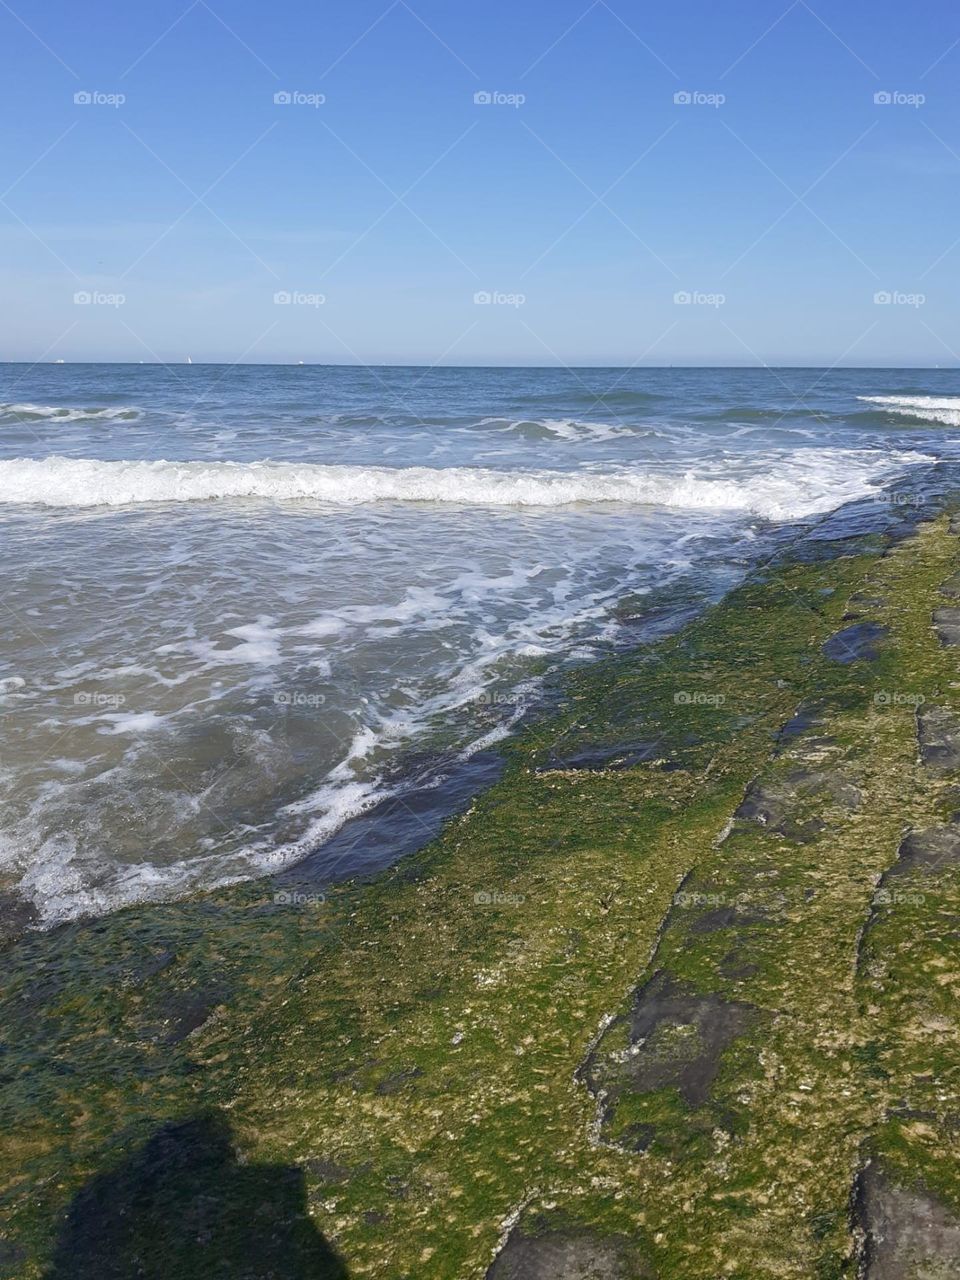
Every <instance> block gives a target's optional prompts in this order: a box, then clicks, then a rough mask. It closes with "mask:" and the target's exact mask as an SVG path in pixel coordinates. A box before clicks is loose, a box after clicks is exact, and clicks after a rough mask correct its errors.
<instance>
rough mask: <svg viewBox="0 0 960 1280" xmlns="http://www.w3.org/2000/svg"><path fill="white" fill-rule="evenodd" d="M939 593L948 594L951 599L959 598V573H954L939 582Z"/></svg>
mask: <svg viewBox="0 0 960 1280" xmlns="http://www.w3.org/2000/svg"><path fill="white" fill-rule="evenodd" d="M940 594H941V595H943V596H949V597H950V599H951V600H957V599H960V573H955V574H954V575H953V577H952V578H948V579H947V580H946V582H942V583H941V584H940Z"/></svg>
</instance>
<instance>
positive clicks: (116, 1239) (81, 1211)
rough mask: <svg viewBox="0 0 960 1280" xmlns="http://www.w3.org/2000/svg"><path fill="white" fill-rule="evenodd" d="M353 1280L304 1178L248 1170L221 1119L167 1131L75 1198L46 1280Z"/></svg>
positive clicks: (278, 1170)
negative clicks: (316, 1220) (319, 1226)
mask: <svg viewBox="0 0 960 1280" xmlns="http://www.w3.org/2000/svg"><path fill="white" fill-rule="evenodd" d="M219 1277H222V1278H223V1280H228V1278H229V1280H348V1277H349V1272H348V1271H347V1268H346V1266H345V1264H344V1262H343V1259H342V1258H341V1257H340V1255H339V1254H338V1253H337V1252H336V1251H335V1250H334V1249H333V1248H332V1247H331V1246H330V1245H329V1244H328V1243H327V1242H326V1240H325V1239H324V1238H323V1236H322V1235H321V1234H320V1233H319V1232H318V1231H317V1230H316V1228H315V1227H314V1226H313V1224H312V1222H311V1221H310V1218H309V1216H308V1214H307V1197H306V1185H305V1181H304V1175H303V1171H302V1170H301V1169H298V1168H296V1167H295V1166H287V1165H241V1164H240V1163H239V1162H238V1160H237V1155H236V1152H235V1151H234V1148H233V1143H232V1140H231V1134H230V1126H229V1123H228V1122H227V1120H226V1118H225V1117H224V1116H223V1115H222V1114H221V1113H220V1112H218V1111H215V1110H207V1111H202V1112H200V1113H198V1114H197V1115H195V1116H192V1117H191V1118H190V1119H188V1120H186V1121H183V1122H180V1123H176V1124H166V1125H164V1126H163V1127H162V1128H160V1129H158V1130H157V1132H156V1133H154V1134H153V1135H152V1137H150V1138H149V1140H148V1141H147V1142H146V1143H145V1144H144V1145H143V1146H142V1147H140V1148H139V1149H138V1150H136V1151H134V1152H133V1153H132V1154H131V1155H130V1156H129V1157H128V1158H127V1159H126V1160H124V1161H123V1163H122V1164H120V1165H118V1166H117V1167H115V1168H112V1169H110V1170H109V1171H108V1172H105V1173H100V1174H97V1175H96V1176H95V1177H94V1178H92V1179H91V1180H90V1182H88V1183H87V1185H86V1186H84V1187H83V1188H82V1189H81V1190H80V1191H79V1192H78V1193H77V1195H76V1196H75V1197H74V1200H73V1202H72V1204H71V1205H70V1208H69V1210H68V1213H67V1218H66V1222H65V1225H64V1228H63V1231H62V1232H61V1235H60V1238H59V1240H58V1242H57V1247H56V1252H55V1254H54V1258H53V1263H52V1266H51V1268H50V1269H49V1270H48V1271H47V1273H46V1276H45V1280H217V1278H219Z"/></svg>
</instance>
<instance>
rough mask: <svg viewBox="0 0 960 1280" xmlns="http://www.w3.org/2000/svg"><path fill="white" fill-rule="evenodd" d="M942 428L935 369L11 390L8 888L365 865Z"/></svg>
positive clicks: (959, 378)
mask: <svg viewBox="0 0 960 1280" xmlns="http://www.w3.org/2000/svg"><path fill="white" fill-rule="evenodd" d="M958 428H960V371H957V370H917V369H913V370H910V369H831V370H828V369H799V368H789V369H765V368H756V369H730V368H726V369H687V368H682V369H667V368H634V369H629V370H628V369H598V368H589V369H586V368H584V369H566V368H550V369H520V368H509V369H484V368H468V369H467V368H463V369H458V368H432V369H427V368H409V367H404V368H386V367H385V368H370V367H334V366H312V365H302V366H292V365H291V366H288V365H283V366H280V365H270V366H257V365H234V366H227V365H201V364H195V365H189V366H186V365H184V366H177V367H170V366H161V365H132V364H115V365H105V364H99V365H94V364H89V365H84V364H62V365H61V364H57V365H52V364H41V365H16V364H6V365H0V545H2V553H3V559H2V563H3V577H2V584H0V615H2V624H3V625H2V629H0V892H2V893H4V894H8V895H9V894H13V895H16V896H17V897H18V898H19V899H23V900H26V902H28V903H29V904H31V909H32V911H33V912H34V918H35V921H36V924H37V925H38V927H44V926H50V925H54V924H57V923H58V922H61V921H66V920H71V919H77V918H82V917H91V916H97V915H101V914H103V913H105V912H108V911H111V910H114V909H116V908H118V907H121V906H124V905H127V904H130V903H134V902H141V901H150V900H164V899H166V900H169V899H174V898H177V897H179V896H182V895H184V894H187V893H191V892H193V891H196V890H199V889H204V888H209V887H212V886H217V885H224V884H229V883H233V882H236V881H240V880H245V879H250V878H254V877H260V876H264V875H268V874H272V873H276V872H282V871H284V870H285V869H288V868H291V867H295V866H297V865H298V864H302V863H303V862H304V861H305V860H308V859H314V860H316V859H317V857H318V856H320V857H321V860H322V856H323V851H324V850H325V849H329V850H334V851H335V855H334V854H331V856H330V857H329V858H328V860H327V863H326V864H324V873H325V874H326V875H328V876H330V877H331V878H335V877H339V876H349V875H353V874H357V873H359V872H361V871H369V869H370V867H371V866H383V865H387V864H388V863H389V862H390V861H391V860H392V859H393V858H395V857H396V856H398V855H399V854H400V853H402V852H404V851H406V850H407V849H408V848H409V846H410V827H411V815H413V817H414V818H415V819H416V822H414V823H413V824H412V825H413V828H414V835H415V834H416V831H417V830H419V828H420V827H422V829H423V837H422V838H423V839H426V838H428V836H429V835H430V834H431V833H432V831H433V830H434V829H435V827H436V823H435V821H433V818H435V817H436V815H437V814H440V813H443V812H445V811H448V810H449V807H450V796H451V795H452V794H454V795H457V796H460V795H461V793H462V794H463V795H467V794H468V793H469V791H470V787H469V786H466V787H465V786H464V783H463V779H464V778H465V777H471V776H473V775H471V772H470V771H471V768H475V766H476V764H477V762H478V761H484V762H489V761H490V760H491V759H495V758H498V753H501V752H502V751H503V749H504V744H505V743H506V742H507V741H508V739H509V738H510V735H511V734H514V733H516V732H517V731H518V729H519V728H520V727H521V726H522V725H523V724H524V723H526V722H528V721H529V720H530V719H531V717H535V716H537V715H539V714H543V712H544V709H545V708H546V707H548V706H549V704H550V696H551V690H554V691H555V690H556V689H557V688H558V687H560V686H561V685H562V681H563V677H564V673H565V672H567V671H569V670H570V669H571V668H573V667H575V666H577V665H582V664H587V663H592V662H595V661H597V660H598V658H601V657H604V656H608V655H610V654H613V653H616V652H619V651H622V650H624V649H625V648H629V647H632V646H635V645H636V644H638V643H641V642H643V641H644V640H647V639H650V638H655V637H656V636H657V635H660V634H663V633H664V631H665V630H669V629H670V627H671V626H679V625H681V623H682V622H683V621H684V620H685V619H687V618H689V617H691V616H693V615H694V614H696V613H697V612H698V611H699V610H702V609H703V608H705V607H707V606H708V605H709V604H710V603H712V602H714V601H716V600H718V599H720V598H721V597H722V596H723V595H724V593H726V592H727V591H729V590H730V589H731V588H732V587H734V586H735V585H736V584H737V583H738V582H740V581H741V580H742V579H743V578H744V576H745V575H747V574H748V573H749V572H750V571H751V569H752V568H754V567H755V566H757V565H758V564H760V563H762V562H763V561H764V560H765V559H767V558H769V557H770V555H771V554H773V553H774V552H775V550H776V549H777V548H778V547H779V546H781V545H782V544H783V543H784V541H785V540H788V539H790V538H794V537H796V536H798V534H800V533H802V532H803V531H804V530H807V529H810V528H811V527H812V526H815V525H816V524H817V522H818V521H822V520H823V519H824V517H825V516H826V515H828V513H830V512H833V511H836V509H837V508H840V507H842V506H844V505H845V504H849V503H864V502H874V501H875V502H877V503H883V502H888V501H890V493H891V486H892V485H895V484H896V485H899V486H900V492H901V494H902V492H903V486H904V485H906V486H907V489H906V491H907V492H909V483H910V476H911V475H917V474H920V471H922V469H923V468H924V467H927V468H929V464H930V463H931V462H933V461H936V460H939V459H945V458H946V459H956V457H957V455H958V441H960V433H958ZM918 469H919V470H918ZM475 773H476V777H477V778H480V777H481V776H482V775H483V770H475ZM478 785H479V784H478ZM458 788H459V790H458ZM458 803H459V801H458ZM391 806H392V808H391ZM444 806H446V809H445V807H444ZM391 812H392V813H393V814H394V815H395V816H396V822H395V823H391V821H381V822H380V823H379V825H378V826H377V827H376V829H375V839H373V838H372V837H371V835H370V830H371V829H370V828H369V826H368V827H367V828H366V829H365V830H366V835H365V837H364V839H362V840H357V841H352V840H351V838H350V833H351V831H354V830H360V829H361V827H358V825H357V824H362V823H363V822H364V821H367V822H368V823H369V818H370V815H371V814H374V813H376V814H378V815H379V816H380V817H381V819H382V818H383V817H384V815H388V816H389V814H390V813H391ZM404 823H405V830H406V834H405V836H404V839H403V840H401V839H400V838H399V835H395V834H392V833H397V832H399V831H400V830H401V828H402V827H403V826H404Z"/></svg>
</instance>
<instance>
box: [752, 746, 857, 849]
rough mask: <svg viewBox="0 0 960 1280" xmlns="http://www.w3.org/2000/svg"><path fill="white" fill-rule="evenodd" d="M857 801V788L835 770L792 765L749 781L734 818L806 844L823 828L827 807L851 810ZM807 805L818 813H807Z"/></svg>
mask: <svg viewBox="0 0 960 1280" xmlns="http://www.w3.org/2000/svg"><path fill="white" fill-rule="evenodd" d="M823 741H824V744H825V745H828V744H826V742H825V740H823ZM860 803H861V796H860V792H859V790H858V788H857V787H856V786H855V785H854V784H853V783H852V782H850V781H849V779H847V778H845V777H844V776H843V774H842V773H841V772H840V770H839V769H805V768H796V769H791V770H790V771H789V772H787V773H786V774H784V775H783V777H782V778H779V779H776V780H770V781H764V782H760V781H759V780H755V781H754V782H751V783H750V785H749V786H748V787H747V790H746V793H745V795H744V798H743V800H742V802H741V803H740V806H739V808H738V809H737V811H736V813H735V814H734V817H736V818H738V819H739V820H740V821H743V822H755V823H758V824H759V825H760V826H762V827H766V828H767V829H768V830H769V831H774V832H776V833H777V835H781V836H785V837H786V838H787V839H789V840H795V841H797V842H798V843H800V844H806V843H808V842H809V841H811V840H815V839H816V837H817V836H818V835H820V834H821V832H823V831H825V830H826V828H827V825H828V824H827V822H826V821H825V820H824V818H823V817H822V816H821V814H822V812H823V811H824V810H825V809H826V808H827V807H828V806H829V807H832V808H837V809H840V810H842V811H843V812H844V813H851V812H853V811H854V810H855V809H857V808H858V807H859V806H860ZM811 807H815V808H817V810H818V813H816V814H811V813H810V812H808V810H809V809H810V808H811Z"/></svg>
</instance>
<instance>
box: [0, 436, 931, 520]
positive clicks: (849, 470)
mask: <svg viewBox="0 0 960 1280" xmlns="http://www.w3.org/2000/svg"><path fill="white" fill-rule="evenodd" d="M924 461H927V459H926V458H925V456H924V455H923V454H918V453H900V454H893V455H882V456H881V455H878V454H877V453H875V452H868V451H865V450H854V449H824V450H797V451H794V452H793V453H791V454H785V455H780V456H774V457H770V458H768V459H767V460H766V465H765V467H764V470H763V471H762V472H760V473H757V472H753V473H751V474H748V475H744V474H743V473H742V472H740V473H739V474H734V473H732V472H731V471H730V469H729V467H728V468H727V469H726V471H724V469H723V468H721V467H715V468H712V469H711V468H704V470H703V472H702V473H701V474H695V473H694V472H692V471H689V470H688V471H686V472H684V473H682V474H672V475H671V474H667V473H658V472H653V471H643V470H639V469H637V468H630V467H620V468H611V469H609V470H604V471H600V470H597V469H582V470H577V471H545V470H539V471H533V470H531V471H495V470H491V469H487V468H483V467H449V468H445V469H441V468H433V467H361V466H345V465H338V466H327V465H323V464H319V463H291V462H269V461H263V462H168V461H157V462H135V461H103V460H100V459H93V458H64V457H48V458H14V459H11V460H8V461H0V503H26V504H39V505H43V506H51V507H100V506H104V507H119V506H129V505H137V504H142V503H161V502H209V501H215V500H225V499H248V498H263V499H268V500H273V501H278V502H304V501H312V502H319V503H329V504H335V505H337V506H357V505H360V504H363V503H377V502H427V503H454V504H458V505H462V506H490V507H506V506H517V507H560V506H570V505H574V504H578V503H586V504H594V503H621V504H629V505H634V506H637V505H645V506H661V507H675V508H681V509H700V510H717V511H740V512H745V513H749V514H752V515H755V516H760V517H764V518H767V519H771V520H789V519H796V518H799V517H802V516H806V515H813V514H817V513H820V512H825V511H830V510H833V508H835V507H837V506H839V505H840V504H841V503H843V502H847V501H851V500H852V499H854V498H859V497H864V496H867V495H869V494H870V493H872V492H875V491H876V488H877V485H879V484H880V483H881V482H882V481H883V480H884V479H885V478H887V477H889V476H890V475H891V474H893V473H894V472H895V471H896V470H897V469H898V467H902V466H904V465H909V464H911V463H918V462H924Z"/></svg>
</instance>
